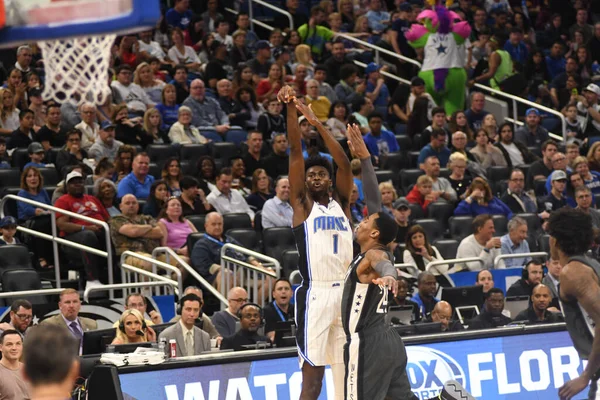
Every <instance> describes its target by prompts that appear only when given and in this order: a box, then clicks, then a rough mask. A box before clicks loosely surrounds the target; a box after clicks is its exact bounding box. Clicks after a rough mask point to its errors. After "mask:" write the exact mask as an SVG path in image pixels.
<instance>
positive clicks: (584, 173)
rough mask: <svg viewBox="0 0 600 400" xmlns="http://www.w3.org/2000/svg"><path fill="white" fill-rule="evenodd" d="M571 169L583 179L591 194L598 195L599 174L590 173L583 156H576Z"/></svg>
mask: <svg viewBox="0 0 600 400" xmlns="http://www.w3.org/2000/svg"><path fill="white" fill-rule="evenodd" d="M573 167H575V171H576V172H577V173H578V174H579V176H581V179H583V183H585V186H587V187H588V188H590V190H591V191H592V194H594V195H595V194H600V173H599V172H597V171H590V167H589V164H588V160H587V158H585V157H584V156H578V157H577V158H575V160H574V161H573Z"/></svg>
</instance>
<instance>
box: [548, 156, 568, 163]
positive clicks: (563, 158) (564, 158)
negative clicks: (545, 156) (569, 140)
mask: <svg viewBox="0 0 600 400" xmlns="http://www.w3.org/2000/svg"><path fill="white" fill-rule="evenodd" d="M566 159H567V157H561V158H555V159H554V160H552V162H553V163H554V162H559V161H565V160H566Z"/></svg>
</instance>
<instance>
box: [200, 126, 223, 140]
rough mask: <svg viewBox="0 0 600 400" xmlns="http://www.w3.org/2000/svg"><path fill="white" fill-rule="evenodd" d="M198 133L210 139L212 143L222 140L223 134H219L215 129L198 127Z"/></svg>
mask: <svg viewBox="0 0 600 400" xmlns="http://www.w3.org/2000/svg"><path fill="white" fill-rule="evenodd" d="M200 134H201V135H202V136H204V137H205V138H207V139H210V140H212V142H213V143H219V142H222V141H223V136H221V135H219V134H218V133H217V131H215V130H208V129H200Z"/></svg>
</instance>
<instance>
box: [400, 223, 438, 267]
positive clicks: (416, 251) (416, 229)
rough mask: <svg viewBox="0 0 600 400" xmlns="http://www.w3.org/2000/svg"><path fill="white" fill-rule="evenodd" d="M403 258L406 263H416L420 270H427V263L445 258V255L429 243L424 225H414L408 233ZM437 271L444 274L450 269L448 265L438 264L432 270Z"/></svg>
mask: <svg viewBox="0 0 600 400" xmlns="http://www.w3.org/2000/svg"><path fill="white" fill-rule="evenodd" d="M402 259H403V262H404V263H406V264H412V265H414V266H415V267H416V268H418V269H419V271H425V267H427V264H429V263H431V262H434V261H440V260H443V259H444V257H442V255H441V254H440V252H439V251H438V249H437V248H436V247H435V246H432V245H431V244H429V240H427V234H426V233H425V230H424V229H423V227H421V225H413V226H411V227H410V228H409V229H408V232H407V234H406V250H404V253H403V255H402ZM436 271H437V272H438V273H440V274H443V273H445V272H446V271H448V265H436V266H434V267H432V270H431V271H430V272H433V273H435V272H436Z"/></svg>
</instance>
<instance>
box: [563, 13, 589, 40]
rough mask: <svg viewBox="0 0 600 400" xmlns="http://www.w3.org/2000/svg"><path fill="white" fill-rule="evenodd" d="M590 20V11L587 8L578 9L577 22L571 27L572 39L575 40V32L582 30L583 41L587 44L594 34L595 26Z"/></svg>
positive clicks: (570, 34)
mask: <svg viewBox="0 0 600 400" xmlns="http://www.w3.org/2000/svg"><path fill="white" fill-rule="evenodd" d="M587 21H588V12H587V10H586V9H585V8H580V9H579V10H577V17H576V20H575V24H573V25H572V26H571V27H570V28H569V36H570V38H571V41H574V40H575V33H576V32H581V33H582V35H583V41H584V42H585V43H586V44H587V43H588V42H589V41H590V39H591V38H592V36H593V28H592V26H591V25H590V24H588V23H587Z"/></svg>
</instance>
